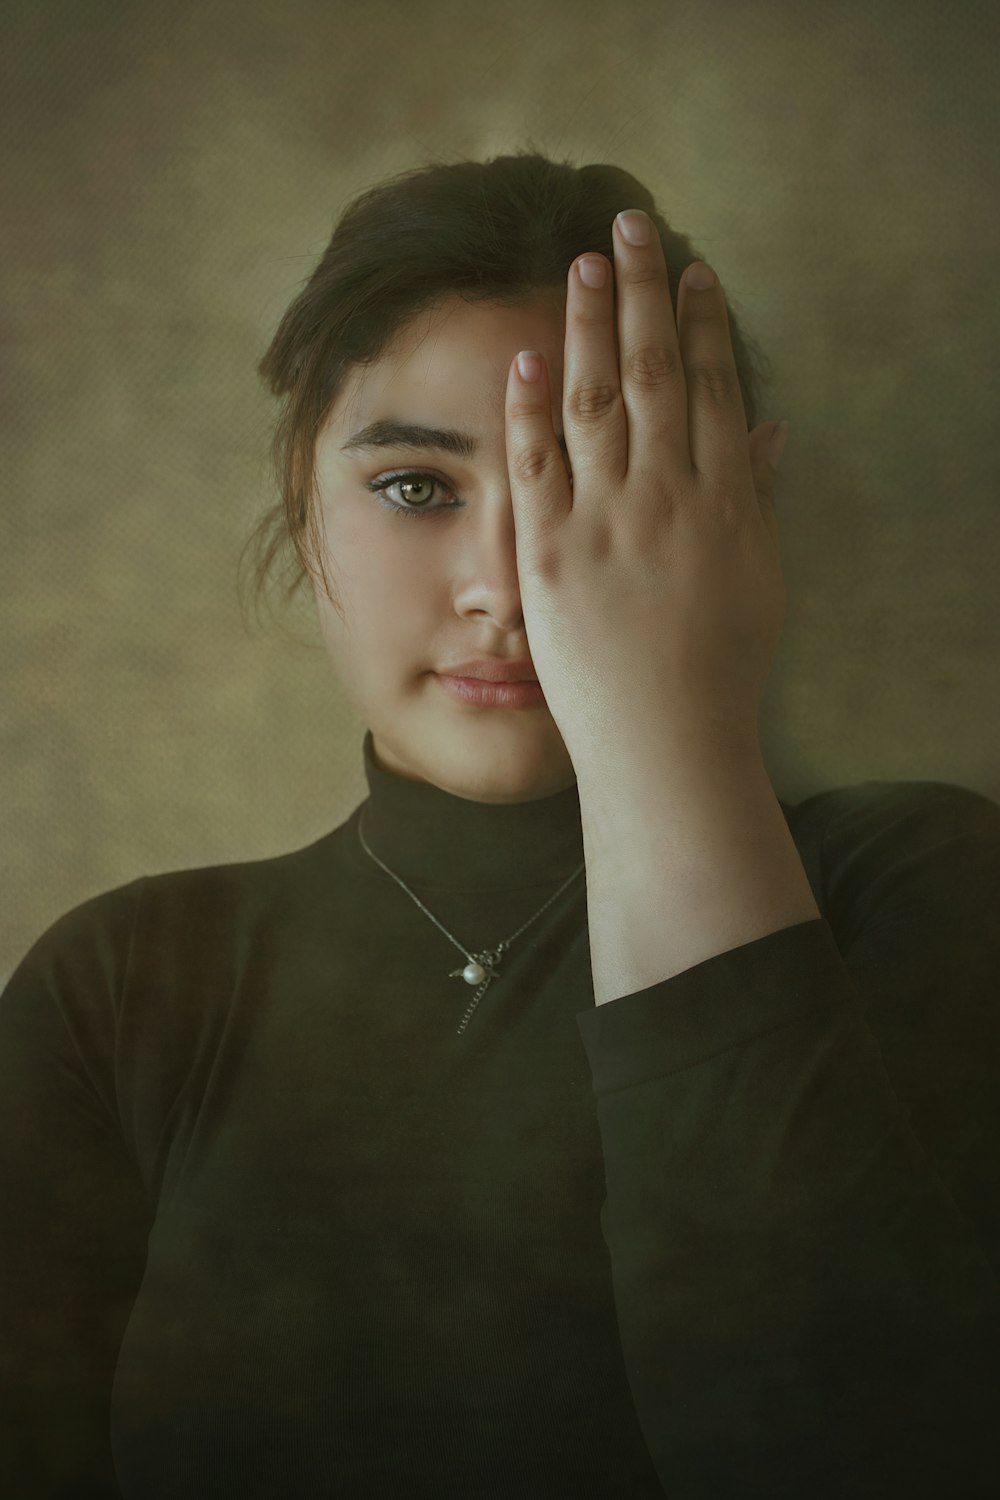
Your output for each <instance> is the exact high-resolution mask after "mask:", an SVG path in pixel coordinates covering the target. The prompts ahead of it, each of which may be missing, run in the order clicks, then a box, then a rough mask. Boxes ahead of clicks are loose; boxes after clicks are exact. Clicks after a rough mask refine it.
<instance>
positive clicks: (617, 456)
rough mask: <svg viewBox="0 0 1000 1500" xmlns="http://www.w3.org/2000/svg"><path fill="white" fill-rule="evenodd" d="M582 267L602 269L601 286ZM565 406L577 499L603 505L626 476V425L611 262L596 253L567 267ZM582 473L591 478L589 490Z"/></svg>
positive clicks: (578, 501)
mask: <svg viewBox="0 0 1000 1500" xmlns="http://www.w3.org/2000/svg"><path fill="white" fill-rule="evenodd" d="M581 265H587V266H596V267H603V270H604V283H603V285H602V286H598V287H594V286H588V285H587V284H586V283H585V282H584V280H583V277H582V275H581ZM562 407H563V425H564V427H565V430H566V441H567V443H568V445H569V456H570V461H571V463H572V465H573V474H574V476H575V479H576V486H575V496H576V503H577V504H579V503H580V497H581V496H582V495H583V494H584V493H589V494H591V495H593V496H594V497H595V500H596V502H598V503H600V502H601V501H602V500H603V499H605V498H606V494H607V490H606V486H607V485H608V484H609V483H614V482H615V481H616V480H619V479H624V477H625V471H626V469H627V468H628V428H627V425H626V417H625V406H624V403H623V401H622V391H621V381H620V379H619V373H618V350H617V347H616V341H615V311H614V279H613V274H612V269H611V264H610V262H609V261H608V259H607V258H606V257H605V256H603V255H598V254H597V253H596V252H589V253H588V254H587V255H581V256H578V257H577V259H576V260H575V261H574V262H573V264H572V265H571V266H570V268H569V275H568V278H567V287H566V346H565V355H564V359H563V400H562ZM581 476H585V477H586V479H587V480H588V485H587V487H586V489H585V487H584V485H583V484H582V483H581ZM594 481H596V482H594Z"/></svg>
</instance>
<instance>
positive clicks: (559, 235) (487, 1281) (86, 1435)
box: [0, 152, 1000, 1500]
mask: <svg viewBox="0 0 1000 1500" xmlns="http://www.w3.org/2000/svg"><path fill="white" fill-rule="evenodd" d="M261 368H262V373H263V374H264V376H265V377H266V378H267V380H268V381H269V383H270V385H271V388H272V389H273V390H274V392H275V393H276V394H277V395H279V396H281V397H283V398H284V407H283V411H282V415H281V418H280V422H279V425H278V428H277V433H276V455H277V458H278V462H279V469H280V474H281V480H282V491H283V498H282V504H281V506H280V507H278V509H277V510H276V512H275V514H274V515H273V516H271V517H269V518H268V520H267V524H266V526H265V528H264V529H263V531H262V532H261V533H260V535H259V538H258V540H259V542H260V552H259V562H260V578H261V580H263V578H264V577H265V576H266V575H267V574H268V572H269V571H270V570H271V569H272V568H273V566H274V565H276V563H277V562H278V559H279V558H280V556H281V552H282V548H283V547H284V546H286V545H287V546H289V547H290V548H291V554H290V555H291V556H292V557H293V559H294V564H295V568H296V570H297V571H296V572H295V573H294V574H293V577H292V581H291V586H292V587H294V586H295V585H296V584H297V583H298V582H300V581H303V580H308V582H309V584H310V586H311V587H312V589H313V590H314V593H315V599H316V605H317V609H318V613H319V621H320V625H321V628H322V632H323V636H324V638H325V641H326V643H327V645H328V647H329V650H330V654H331V656H332V658H333V662H334V664H335V667H336V671H337V673H338V675H339V676H340V678H341V681H342V682H343V684H344V686H345V689H346V690H347V692H348V693H349V695H350V697H351V699H352V701H353V702H354V703H355V704H356V705H357V706H358V709H359V712H360V713H361V715H362V716H363V718H364V721H365V723H366V725H367V732H366V734H365V737H364V743H363V747H362V749H363V756H364V768H365V772H366V775H367V782H368V787H369V796H368V797H367V798H366V799H365V800H364V801H363V802H362V803H361V805H360V806H359V807H358V808H356V809H355V810H354V812H353V813H352V814H351V815H350V817H349V818H348V819H347V820H346V821H345V822H344V823H343V824H342V825H341V826H339V827H337V828H335V829H334V830H333V831H332V832H330V833H328V834H326V835H325V836H324V837H323V838H321V839H319V840H318V841H317V842H316V843H314V844H312V845H311V846H309V847H308V848H305V849H301V850H297V851H295V852H293V853H289V854H286V855H283V856H281V857H278V858H272V859H264V860H258V861H254V862H250V863H244V864H236V865H227V866H224V867H212V868H201V869H190V870H181V871H175V872H171V873H167V874H159V875H152V876H147V877H144V878H140V879H137V880H133V881H131V882H130V883H128V884H127V885H123V886H121V887H120V888H118V889H115V890H112V891H108V892H106V893H104V894H102V895H99V896H97V897H95V898H92V899H90V900H88V901H85V902H84V903H83V904H82V905H80V906H78V907H76V908H75V909H74V910H73V911H71V912H69V913H68V914H67V915H65V916H64V917H62V918H61V919H60V920H59V921H57V922H56V923H54V924H53V926H52V927H51V928H50V929H49V930H48V931H47V932H46V933H45V934H44V935H43V936H42V937H41V938H40V939H39V940H38V942H37V943H36V944H35V946H34V947H33V948H32V949H31V951H30V952H29V953H28V955H27V956H26V957H25V958H24V960H23V962H22V963H21V965H20V967H19V968H18V970H17V971H16V973H15V975H14V977H13V979H12V980H11V982H10V984H9V986H8V989H7V990H6V992H5V994H4V996H3V999H2V1003H0V1067H2V1079H0V1111H2V1129H0V1201H2V1202H3V1205H4V1213H5V1217H4V1227H3V1231H2V1284H0V1295H2V1303H3V1325H4V1328H3V1338H2V1353H0V1358H2V1361H3V1371H4V1415H5V1417H6V1419H7V1424H8V1433H7V1436H6V1443H5V1448H4V1452H3V1464H4V1468H3V1478H4V1484H3V1489H2V1495H3V1496H13V1495H18V1496H22V1495H23V1496H29V1495H30V1496H35V1495H47V1496H55V1495H65V1496H84V1495H85V1496H88V1497H94V1496H118V1495H120V1496H123V1497H125V1500H159V1497H167V1496H170V1497H174V1496H181V1495H183V1496H185V1497H197V1496H205V1497H211V1500H229V1497H232V1500H236V1497H240V1500H247V1497H264V1496H267V1497H273V1496H303V1497H313V1496H326V1495H331V1496H332V1495H338V1496H340V1495H343V1496H351V1497H359V1500H360V1497H369V1496H371V1497H375V1496H380V1497H381V1496H388V1495H395V1494H407V1495H421V1496H422V1495H428V1496H435V1497H452V1496H454V1497H459V1496H461V1497H463V1500H468V1497H478V1496H495V1497H508V1496H509V1497H517V1500H527V1497H532V1500H533V1497H553V1496H570V1495H572V1496H574V1497H577V1500H580V1497H595V1500H596V1497H601V1500H608V1497H612V1496H614V1497H617V1496H627V1497H630V1500H645V1497H653V1496H660V1495H668V1496H677V1497H681V1496H683V1497H684V1500H730V1497H732V1500H737V1497H739V1500H751V1497H765V1496H766V1497H769V1500H774V1497H786V1496H787V1497H795V1500H804V1497H810V1500H816V1497H827V1496H829V1497H838V1500H839V1497H845V1496H852V1497H854V1496H866V1497H869V1496H870V1497H875V1496H878V1497H890V1496H891V1497H897V1496H898V1497H900V1500H902V1497H904V1496H905V1497H907V1500H911V1497H913V1496H915V1495H927V1496H930V1495H933V1496H935V1497H938V1496H941V1495H945V1494H947V1495H956V1496H963V1497H969V1496H973V1495H980V1494H982V1495H986V1494H991V1495H992V1494H993V1493H995V1492H996V1490H995V1486H996V1485H997V1484H998V1483H1000V1460H998V1439H997V1429H998V1427H1000V1423H998V1421H997V1418H998V1415H1000V1367H998V1349H1000V1337H998V1334H1000V1288H998V1280H997V1268H998V1260H1000V1185H998V1172H997V1166H996V1149H997V1144H998V1141H1000V1116H998V1096H1000V1090H998V1089H997V1059H998V1051H1000V1048H998V1032H1000V1021H998V1008H997V990H998V984H997V980H998V974H1000V924H998V922H997V920H996V914H997V893H998V882H1000V808H998V807H997V806H996V805H994V803H992V802H991V801H989V800H988V799H986V798H984V797H982V796H980V795H978V794H976V793H974V792H971V791H967V790H964V789H962V788H960V787H956V786H951V785H946V784H941V783H899V784H894V783H872V782H868V783H864V784H861V785H856V786H847V787H841V788H838V789H836V790H831V791H825V792H821V793H819V794H817V795H815V796H812V797H810V798H809V799H808V800H806V801H804V802H802V803H800V804H799V805H797V806H786V805H784V804H782V803H781V802H780V801H779V800H778V798H777V796H776V794H775V791H774V789H773V787H772V785H771V782H770V779H769V777H768V774H767V771H766V769H765V766H764V763H763V759H762V755H761V750H760V745H759V739H758V731H757V712H758V705H759V701H760V698H761V694H762V690H763V688H764V685H765V682H766V679H767V676H768V670H769V666H770V663H771V660H772V656H773V653H774V649H775V646H776V643H777V640H778V638H779V634H780V631H781V628H782V621H783V614H784V608H785V589H784V583H783V577H782V569H781V565H780V560H779V538H778V531H777V526H776V521H775V511H774V503H773V493H774V484H775V472H776V463H777V457H778V455H779V453H780V448H781V442H782V437H781V435H780V434H779V435H778V436H777V438H775V437H773V436H772V429H773V426H774V424H773V423H772V422H769V421H768V422H758V420H757V411H756V401H757V396H756V388H755V370H754V363H753V358H752V355H751V350H750V345H749V343H748V341H747V340H746V339H745V338H744V336H743V335H742V334H741V332H740V330H739V327H738V325H737V322H736V320H735V318H734V317H733V315H732V313H731V312H730V311H729V309H728V307H727V301H726V293H725V290H724V288H723V287H722V286H721V285H720V282H719V280H718V278H717V277H716V276H715V275H713V274H712V272H711V271H710V270H709V269H708V268H707V267H706V266H705V265H704V263H703V262H701V261H699V260H698V259H697V258H696V257H695V256H694V254H693V252H692V248H691V246H690V244H689V243H688V242H687V241H686V240H685V239H683V238H682V237H681V236H679V235H678V234H676V233H675V232H673V231H672V230H671V229H670V228H669V227H668V225H667V224H666V223H665V222H664V220H663V218H662V217H661V216H660V215H659V214H658V213H657V212H656V209H655V205H654V203H653V201H652V199H651V198H650V195H649V193H648V192H647V191H646V190H645V189H644V188H643V187H642V186H641V184H639V183H638V182H636V181H635V180H634V179H633V178H632V177H630V176H628V175H627V174H626V173H624V172H622V171H619V170H617V169H614V168H612V167H607V166H588V167H581V168H576V167H572V166H570V165H568V164H557V163H554V162H551V161H549V160H547V159H545V158H544V157H542V156H540V155H538V154H536V153H531V152H523V153H521V154H518V155H514V156H510V157H502V158H498V159H495V160H492V161H489V162H487V163H478V162H462V163H458V164H448V165H440V164H436V165H433V166H430V167H425V168H420V169H417V170H416V171H414V172H410V173H405V174H403V175H402V176H400V177H399V178H396V179H393V180H391V181H389V182H387V183H384V184H382V185H380V186H377V187H375V188H373V189H372V190H371V191H369V192H367V193H365V194H364V195H362V196H361V197H360V198H358V199H357V200H356V201H355V202H354V203H353V204H352V205H351V206H350V207H349V208H348V210H347V212H346V213H344V215H343V216H342V218H341V220H340V222H339V224H338V226H337V229H336V231H335V233H334V235H333V238H332V240H331V243H330V245H329V248H328V249H327V251H326V253H325V254H324V256H323V258H322V260H321V262H320V264H319V266H318V267H317V269H316V270H315V272H314V274H313V275H312V277H311V278H310V279H309V281H308V284H307V285H306V286H305V288H304V289H303V290H302V292H301V294H300V295H299V296H298V297H297V298H296V299H295V301H294V303H293V304H292V306H291V307H290V308H289V309H288V311H287V313H286V315H285V317H284V319H283V320H282V322H281V325H280V327H279V328H278V331H277V333H276V335H275V338H274V341H273V343H272V345H271V347H270V349H269V350H268V352H267V355H266V356H265V358H264V360H263V363H262V367H261ZM404 521H405V522H406V524H403V523H404ZM411 521H416V522H417V524H416V525H410V524H409V523H410V522H411Z"/></svg>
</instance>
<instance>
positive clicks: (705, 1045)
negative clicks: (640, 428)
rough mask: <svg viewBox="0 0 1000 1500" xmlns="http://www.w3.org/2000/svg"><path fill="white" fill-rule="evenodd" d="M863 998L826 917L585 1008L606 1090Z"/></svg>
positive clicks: (590, 1047)
mask: <svg viewBox="0 0 1000 1500" xmlns="http://www.w3.org/2000/svg"><path fill="white" fill-rule="evenodd" d="M845 1004H846V1005H854V1006H856V1007H857V1009H858V1014H859V1019H861V1018H862V1014H863V1013H862V1007H861V1001H860V997H859V996H858V994H857V991H856V990H855V988H854V985H853V983H852V981H851V978H850V975H849V973H848V970H847V966H846V964H845V963H844V960H843V958H842V957H841V954H840V950H839V948H838V947H837V943H836V940H835V938H834V936H833V932H832V930H831V928H830V925H829V923H828V922H827V921H826V920H825V918H822V917H817V918H813V919H812V920H810V921H808V922H797V923H796V924H795V925H794V926H792V927H784V928H782V929H781V930H780V931H778V932H771V933H768V934H767V936H766V937H762V938H757V939H756V940H755V941H754V942H752V943H744V944H742V945H741V946H740V947H739V948H731V949H730V950H729V951H728V952H727V953H718V954H716V955H715V956H714V957H713V958H708V959H705V961H704V962H703V963H700V964H695V965H694V967H693V968H691V969H685V970H683V971H682V972H681V973H680V974H675V975H673V976H672V977H671V978H670V979H665V980H663V982H662V983H661V984H654V985H650V986H649V987H648V988H646V989H643V990H637V991H636V992H635V993H634V994H632V995H622V996H620V997H619V998H618V999H617V1000H609V1001H607V1003H606V1004H604V1005H594V1006H592V1007H591V1008H590V1009H589V1010H582V1011H577V1013H576V1022H577V1025H578V1027H579V1028H580V1036H581V1039H582V1041H583V1045H584V1047H585V1049H586V1052H587V1057H588V1060H589V1062H590V1068H591V1073H592V1075H593V1084H594V1092H595V1093H596V1094H607V1093H611V1092H613V1091H614V1090H615V1089H623V1088H630V1087H632V1086H633V1085H634V1084H637V1083H645V1082H646V1081H647V1080H650V1079H653V1078H663V1077H664V1076H665V1075H666V1074H668V1073H676V1072H678V1071H679V1070H680V1069H682V1068H689V1067H692V1066H693V1065H694V1064H695V1063H699V1062H703V1061H704V1060H705V1059H706V1058H709V1057H712V1056H714V1055H715V1054H716V1053H719V1052H726V1051H728V1050H729V1049H730V1048H732V1047H739V1046H742V1045H743V1044H744V1043H746V1042H748V1041H749V1040H750V1039H751V1038H752V1037H755V1036H759V1035H760V1034H761V1033H762V1032H765V1031H770V1030H773V1029H774V1028H775V1027H778V1026H787V1025H789V1024H790V1023H791V1022H793V1021H796V1020H798V1019H799V1018H800V1017H802V1016H806V1015H809V1014H810V1013H812V1012H815V1011H820V1010H829V1009H830V1008H832V1007H837V1006H843V1005H845Z"/></svg>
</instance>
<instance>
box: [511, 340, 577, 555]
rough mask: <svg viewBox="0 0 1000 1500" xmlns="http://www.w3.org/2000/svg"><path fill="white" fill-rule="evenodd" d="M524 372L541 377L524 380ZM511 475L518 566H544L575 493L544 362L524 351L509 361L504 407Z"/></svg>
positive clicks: (529, 350)
mask: <svg viewBox="0 0 1000 1500" xmlns="http://www.w3.org/2000/svg"><path fill="white" fill-rule="evenodd" d="M522 367H523V368H526V369H527V370H528V372H529V373H530V371H531V370H532V369H534V370H536V372H537V374H536V377H535V378H534V379H526V378H525V375H524V374H523V373H522ZM504 423H505V426H504V433H505V437H506V443H507V471H508V473H509V475H510V489H511V500H512V503H513V507H514V535H515V538H516V546H517V554H518V562H519V565H521V564H524V565H529V564H533V563H535V562H540V561H541V560H542V558H543V551H544V542H545V539H546V537H547V536H549V535H551V534H552V533H553V532H554V531H555V529H556V528H557V527H558V525H559V524H560V522H561V521H562V520H563V519H564V518H565V517H566V516H567V515H568V514H569V513H570V511H571V510H572V490H571V487H570V480H569V474H568V473H567V471H566V462H565V459H564V458H563V450H562V448H561V447H560V444H559V439H558V438H557V437H556V435H555V431H554V430H553V426H552V409H551V393H550V390H549V378H548V370H547V369H546V367H545V360H544V359H543V358H542V356H541V355H540V354H539V353H538V352H537V351H536V350H534V349H524V350H522V351H521V353H520V354H519V355H518V356H517V358H516V359H513V360H511V364H510V369H509V370H508V372H507V396H506V402H505V407H504Z"/></svg>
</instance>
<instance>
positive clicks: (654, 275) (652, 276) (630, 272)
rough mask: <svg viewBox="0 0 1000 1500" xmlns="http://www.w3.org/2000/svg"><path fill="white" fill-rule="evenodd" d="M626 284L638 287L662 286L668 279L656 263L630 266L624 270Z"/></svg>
mask: <svg viewBox="0 0 1000 1500" xmlns="http://www.w3.org/2000/svg"><path fill="white" fill-rule="evenodd" d="M623 275H624V279H625V284H626V286H634V287H638V288H640V289H641V288H642V287H646V286H651V287H662V286H663V285H664V283H665V281H666V277H665V275H664V274H663V271H662V270H660V269H659V268H658V267H657V266H655V265H652V266H651V265H636V266H629V267H628V268H627V269H626V270H625V271H624V272H623Z"/></svg>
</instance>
